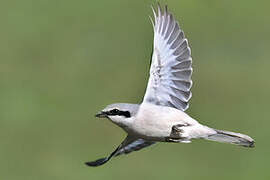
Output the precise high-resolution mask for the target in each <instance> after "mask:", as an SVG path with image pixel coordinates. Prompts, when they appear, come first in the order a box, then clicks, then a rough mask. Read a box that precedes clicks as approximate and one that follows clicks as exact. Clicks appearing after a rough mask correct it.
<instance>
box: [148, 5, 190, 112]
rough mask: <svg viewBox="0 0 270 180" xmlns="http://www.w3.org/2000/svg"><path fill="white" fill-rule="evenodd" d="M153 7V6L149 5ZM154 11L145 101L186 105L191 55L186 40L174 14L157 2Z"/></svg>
mask: <svg viewBox="0 0 270 180" xmlns="http://www.w3.org/2000/svg"><path fill="white" fill-rule="evenodd" d="M152 9H153V8H152ZM153 14H154V21H153V20H151V21H152V23H153V27H154V48H153V55H152V64H151V68H150V77H149V81H148V85H147V89H146V92H145V96H144V100H143V101H144V102H149V103H153V104H157V105H163V106H170V107H174V108H177V109H180V110H182V111H185V110H186V109H187V108H188V101H189V100H190V98H191V96H192V94H191V91H190V89H191V86H192V80H191V75H192V67H191V65H192V58H191V50H190V47H189V45H188V41H187V39H186V38H185V35H184V32H183V31H182V30H181V28H180V27H179V24H178V22H177V21H176V20H175V19H174V17H173V15H172V14H171V13H170V12H168V9H167V6H165V10H164V12H162V10H161V8H160V6H159V5H158V10H157V13H156V11H155V10H154V9H153Z"/></svg>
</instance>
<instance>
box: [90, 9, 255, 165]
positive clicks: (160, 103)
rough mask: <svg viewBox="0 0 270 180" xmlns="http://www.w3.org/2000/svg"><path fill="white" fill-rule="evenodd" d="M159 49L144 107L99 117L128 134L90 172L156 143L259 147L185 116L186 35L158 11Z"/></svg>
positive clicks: (110, 110) (118, 107)
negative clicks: (204, 142)
mask: <svg viewBox="0 0 270 180" xmlns="http://www.w3.org/2000/svg"><path fill="white" fill-rule="evenodd" d="M152 10H153V14H154V20H152V19H151V18H150V19H151V22H152V24H153V29H154V47H153V54H152V62H151V67H150V77H149V81H148V85H147V89H146V92H145V95H144V99H143V101H142V103H141V104H128V103H116V104H111V105H108V106H107V107H106V108H105V109H103V110H102V111H100V112H99V113H98V114H97V115H96V117H98V118H107V119H109V120H110V121H112V122H113V123H114V124H116V125H118V126H120V127H121V128H122V129H123V130H124V131H125V132H126V133H127V137H126V138H125V139H124V141H123V142H122V143H121V144H120V145H119V146H118V147H117V148H116V149H115V150H114V151H113V152H112V153H111V154H110V155H109V156H107V157H105V158H101V159H98V160H96V161H92V162H86V163H85V164H86V165H88V166H100V165H102V164H104V163H106V162H108V161H109V160H110V159H111V158H112V157H116V156H119V155H122V154H128V153H130V152H133V151H138V150H140V149H142V148H145V147H148V146H151V145H153V144H155V143H157V142H172V143H190V142H191V140H192V139H206V140H211V141H218V142H225V143H231V144H236V145H240V146H244V147H254V140H253V139H252V138H251V137H249V136H247V135H244V134H240V133H235V132H229V131H224V130H218V129H214V128H210V127H208V126H205V125H202V124H200V123H199V122H198V121H196V120H195V119H193V118H192V117H190V116H189V115H188V114H186V113H185V112H184V111H185V110H187V109H188V107H189V104H188V101H189V100H190V98H191V96H192V94H191V91H190V89H191V86H192V80H191V74H192V58H191V50H190V47H189V45H188V40H187V39H186V37H185V35H184V32H183V30H182V29H181V28H180V26H179V24H178V22H177V21H176V20H175V18H174V17H173V15H172V14H171V13H170V12H169V11H168V8H167V6H165V8H164V10H162V9H161V7H160V5H158V7H157V10H155V9H154V8H153V7H152Z"/></svg>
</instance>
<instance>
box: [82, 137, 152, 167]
mask: <svg viewBox="0 0 270 180" xmlns="http://www.w3.org/2000/svg"><path fill="white" fill-rule="evenodd" d="M154 143H155V142H152V141H145V140H143V139H138V138H135V137H132V136H127V137H126V139H125V140H124V141H123V142H122V143H121V144H120V145H119V146H118V147H117V148H116V149H115V150H114V151H113V152H112V153H111V154H110V155H109V156H108V157H105V158H100V159H98V160H96V161H91V162H86V163H85V164H86V165H88V166H93V167H96V166H100V165H102V164H105V163H106V162H108V161H109V160H110V159H111V158H112V157H115V156H119V155H122V154H128V153H130V152H133V151H138V150H140V149H142V148H145V147H148V146H150V145H152V144H154Z"/></svg>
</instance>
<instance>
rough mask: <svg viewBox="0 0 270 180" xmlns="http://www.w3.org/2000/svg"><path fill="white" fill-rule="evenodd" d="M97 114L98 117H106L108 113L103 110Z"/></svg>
mask: <svg viewBox="0 0 270 180" xmlns="http://www.w3.org/2000/svg"><path fill="white" fill-rule="evenodd" d="M95 116H96V117H97V118H106V117H107V114H106V113H105V112H103V111H101V112H99V113H97V114H96V115H95Z"/></svg>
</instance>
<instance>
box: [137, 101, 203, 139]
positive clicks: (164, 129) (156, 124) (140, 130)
mask: <svg viewBox="0 0 270 180" xmlns="http://www.w3.org/2000/svg"><path fill="white" fill-rule="evenodd" d="M176 124H198V122H197V121H196V120H194V119H192V118H191V117H190V116H188V115H187V114H186V113H184V112H183V111H180V110H178V109H175V108H171V107H166V106H157V105H154V104H150V103H143V104H141V106H140V109H139V111H138V114H137V116H136V118H135V120H134V122H133V125H132V131H133V133H136V134H137V135H139V136H142V137H144V138H149V139H156V140H158V139H163V138H164V137H168V136H170V134H171V129H172V126H173V125H176Z"/></svg>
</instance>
